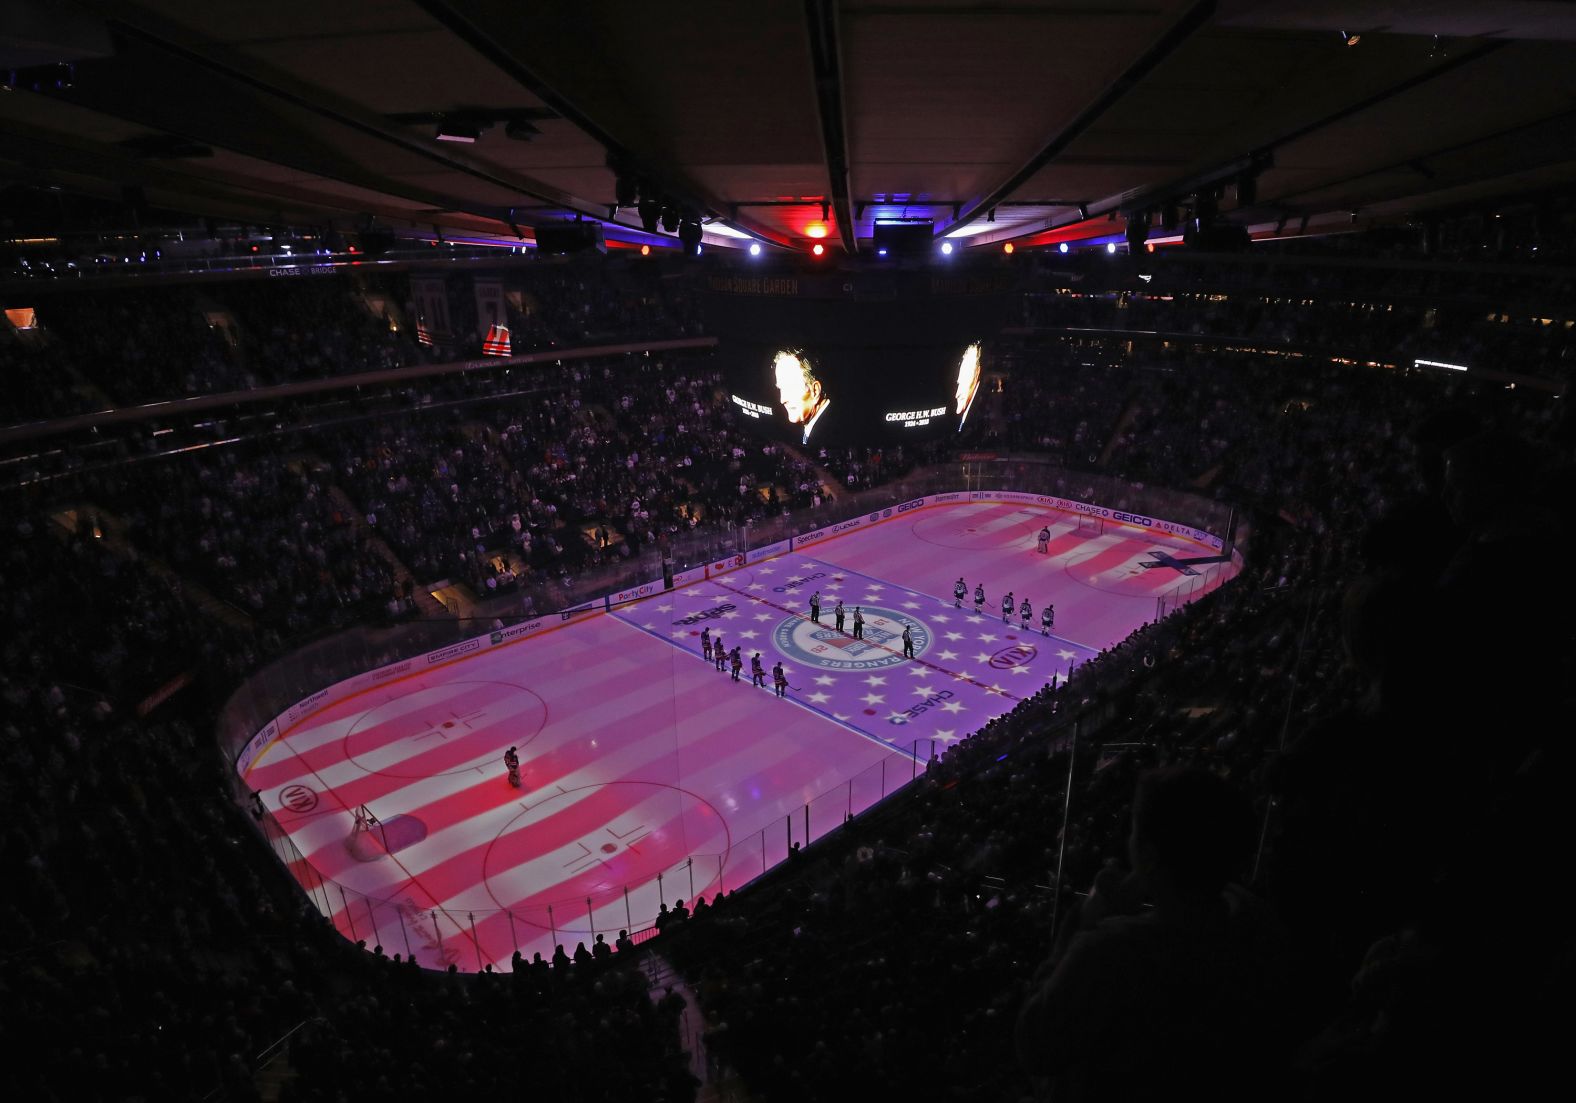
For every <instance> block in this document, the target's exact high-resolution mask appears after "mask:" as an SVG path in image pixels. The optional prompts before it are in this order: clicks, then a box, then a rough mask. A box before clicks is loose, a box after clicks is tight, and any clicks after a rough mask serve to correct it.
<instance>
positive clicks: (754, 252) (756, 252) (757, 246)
mask: <svg viewBox="0 0 1576 1103" xmlns="http://www.w3.org/2000/svg"><path fill="white" fill-rule="evenodd" d="M760 255H761V243H760V242H758V241H752V242H750V256H752V257H758V256H760Z"/></svg>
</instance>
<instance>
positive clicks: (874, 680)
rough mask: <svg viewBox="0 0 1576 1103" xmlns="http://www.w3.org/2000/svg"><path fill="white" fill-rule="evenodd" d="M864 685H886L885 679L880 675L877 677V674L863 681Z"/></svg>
mask: <svg viewBox="0 0 1576 1103" xmlns="http://www.w3.org/2000/svg"><path fill="white" fill-rule="evenodd" d="M865 685H867V686H884V685H886V679H885V678H883V677H881V675H879V674H872V675H870V677H868V678H866V679H865Z"/></svg>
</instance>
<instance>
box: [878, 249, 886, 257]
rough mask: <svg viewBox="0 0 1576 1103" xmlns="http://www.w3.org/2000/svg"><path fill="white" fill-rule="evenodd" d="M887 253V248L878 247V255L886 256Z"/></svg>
mask: <svg viewBox="0 0 1576 1103" xmlns="http://www.w3.org/2000/svg"><path fill="white" fill-rule="evenodd" d="M886 255H887V251H886V250H885V249H877V250H876V256H878V257H884V256H886Z"/></svg>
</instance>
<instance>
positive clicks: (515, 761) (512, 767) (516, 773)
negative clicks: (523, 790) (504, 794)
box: [503, 747, 520, 789]
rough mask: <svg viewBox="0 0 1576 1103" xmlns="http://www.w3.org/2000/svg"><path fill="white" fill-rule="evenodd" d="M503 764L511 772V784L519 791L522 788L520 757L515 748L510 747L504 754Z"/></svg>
mask: <svg viewBox="0 0 1576 1103" xmlns="http://www.w3.org/2000/svg"><path fill="white" fill-rule="evenodd" d="M503 764H504V767H505V768H506V769H507V770H508V771H509V784H510V785H513V786H514V787H515V788H516V789H518V788H519V787H520V756H519V755H518V754H516V753H515V749H514V748H513V747H510V748H509V749H508V750H507V751H505V752H504V753H503Z"/></svg>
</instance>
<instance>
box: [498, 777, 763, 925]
mask: <svg viewBox="0 0 1576 1103" xmlns="http://www.w3.org/2000/svg"><path fill="white" fill-rule="evenodd" d="M526 800H528V801H532V800H533V798H532V797H531V796H530V795H527V797H526ZM731 847H732V841H731V837H730V836H729V833H728V824H727V821H725V820H724V819H723V818H722V814H721V813H720V812H718V811H717V809H716V807H715V806H714V805H712V804H711V803H710V802H709V801H706V800H704V799H703V798H701V797H698V796H696V795H695V794H694V793H691V792H689V791H688V790H685V789H680V788H678V787H676V786H673V785H665V784H662V783H660V782H648V781H610V782H604V783H601V784H597V785H587V786H583V787H581V788H579V789H570V790H567V791H559V792H556V793H553V794H552V795H551V796H543V797H542V798H541V799H540V800H537V801H533V803H532V804H531V807H530V809H529V810H528V811H525V812H522V813H520V815H518V816H516V817H515V818H514V819H512V820H511V821H510V822H509V823H508V824H506V825H505V826H504V828H503V830H501V831H499V832H498V835H497V837H496V838H494V839H493V841H492V843H491V844H490V845H489V846H488V848H487V853H486V856H485V857H484V858H483V859H482V879H483V882H484V883H485V885H486V887H487V893H488V895H489V896H490V897H491V898H492V901H493V903H494V904H495V905H496V906H497V907H500V908H510V909H513V910H514V916H515V918H516V919H517V920H519V921H521V922H525V923H531V924H534V925H537V926H542V927H546V926H547V925H548V916H547V911H546V907H547V905H548V904H549V903H552V904H559V905H563V904H565V903H569V904H571V905H573V906H578V907H580V915H581V917H582V918H583V917H584V915H585V909H584V901H585V897H586V896H590V897H592V900H593V903H594V906H596V907H601V906H603V905H605V904H608V903H610V902H615V901H617V900H620V899H622V886H626V885H629V886H634V885H643V884H645V883H647V882H649V881H653V880H655V878H656V877H657V875H658V874H659V873H671V871H673V870H674V869H679V868H683V866H682V863H683V862H684V861H685V859H686V858H688V857H691V856H695V862H694V869H693V875H694V878H695V893H696V894H703V893H706V892H708V891H709V890H710V889H711V887H712V883H713V882H714V881H715V879H716V872H717V870H718V869H720V868H722V866H723V865H726V863H727V855H728V852H729V850H730V849H731ZM701 856H704V859H703V858H702V857H701ZM719 858H720V859H721V861H720V863H719ZM681 883H682V884H683V886H684V887H683V890H682V891H678V892H676V895H679V896H685V897H687V896H688V895H689V880H688V877H686V878H685V879H684V881H682V882H681ZM564 914H565V915H568V914H569V912H568V910H564ZM654 917H655V916H654V915H653V916H651V917H647V918H648V920H649V919H650V918H654ZM635 918H636V919H639V918H641V917H640V916H638V915H637V916H636V917H635Z"/></svg>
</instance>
